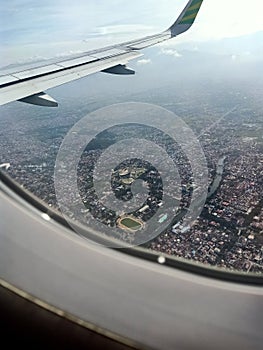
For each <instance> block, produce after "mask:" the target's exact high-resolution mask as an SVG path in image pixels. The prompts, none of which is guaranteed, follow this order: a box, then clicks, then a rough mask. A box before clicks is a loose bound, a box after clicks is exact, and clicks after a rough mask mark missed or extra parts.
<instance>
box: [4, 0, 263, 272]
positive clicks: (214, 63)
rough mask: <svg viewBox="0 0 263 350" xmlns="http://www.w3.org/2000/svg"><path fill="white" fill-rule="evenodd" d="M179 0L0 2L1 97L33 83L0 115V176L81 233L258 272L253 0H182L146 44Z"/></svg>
mask: <svg viewBox="0 0 263 350" xmlns="http://www.w3.org/2000/svg"><path fill="white" fill-rule="evenodd" d="M121 3H122V2H121ZM185 3H186V1H183V0H180V1H177V2H174V1H165V2H162V3H160V2H159V1H154V2H151V3H150V2H148V1H145V2H143V4H142V3H141V2H139V1H138V2H137V1H136V6H135V4H134V2H133V3H131V2H128V1H124V2H123V6H120V2H117V1H116V2H111V3H108V2H103V4H101V3H96V2H93V1H78V6H77V5H76V4H75V2H73V3H70V4H69V3H67V6H65V5H64V3H63V5H62V3H61V2H55V3H54V2H52V1H46V2H44V3H42V2H41V3H32V4H31V7H30V8H25V7H24V5H23V4H22V3H21V4H19V3H17V2H16V7H15V8H13V5H12V2H11V3H10V4H9V3H8V4H5V6H4V5H3V4H2V5H1V7H3V8H2V9H1V13H2V14H1V19H2V20H3V24H2V26H1V29H0V33H1V34H0V36H1V52H2V53H1V62H0V63H1V76H0V85H1V89H2V88H3V89H7V88H8V89H9V90H8V94H9V96H10V95H11V94H12V92H14V91H16V89H17V87H16V86H17V84H18V82H19V84H24V85H23V86H22V88H21V86H20V87H19V89H20V90H19V93H20V91H21V89H22V91H23V92H22V94H24V91H26V89H27V88H28V85H26V84H27V83H28V82H29V81H30V79H31V77H32V75H33V79H42V80H41V82H40V83H39V84H40V85H38V87H37V90H36V91H33V92H30V93H29V94H28V95H26V94H24V95H23V96H22V95H21V96H20V95H19V96H20V97H18V98H16V97H14V100H13V101H12V100H8V103H2V106H1V107H0V108H1V109H0V111H1V112H0V146H1V153H0V170H1V172H3V173H4V174H6V175H8V176H10V177H11V178H12V179H14V180H15V181H16V182H17V183H19V184H20V185H21V186H22V187H21V188H23V189H26V190H28V191H30V192H31V193H32V194H33V195H34V196H36V197H38V198H39V199H40V200H41V201H43V202H45V203H46V205H47V206H49V208H50V210H52V209H53V210H54V211H57V212H59V213H60V214H61V215H62V216H63V217H64V218H66V220H67V222H68V223H69V226H70V227H71V228H72V229H73V230H75V232H76V234H81V235H82V236H83V235H84V236H86V237H84V238H88V239H95V238H94V236H90V235H89V232H91V231H92V232H96V233H97V234H98V237H100V238H102V239H104V238H105V239H107V238H109V240H108V241H107V240H106V241H107V242H106V243H103V244H106V245H107V246H109V248H120V247H123V245H125V246H126V245H127V246H128V247H140V248H141V249H142V250H143V251H146V256H147V257H149V259H151V257H150V256H151V254H152V253H153V254H155V255H154V256H158V259H159V260H158V262H159V263H160V264H162V263H165V262H166V259H171V260H173V259H175V260H177V261H188V262H190V263H191V264H193V265H195V266H203V267H211V266H212V267H215V268H218V269H221V270H222V271H226V272H244V273H247V274H250V275H252V274H253V275H257V276H262V273H263V199H262V198H263V104H262V94H263V71H262V63H263V47H262V42H263V26H262V18H261V12H262V11H259V10H258V9H262V4H261V2H260V1H259V0H251V1H250V2H249V3H247V2H242V4H240V2H237V1H233V2H231V4H230V3H229V2H228V1H226V0H225V1H220V2H218V3H215V2H209V1H203V3H202V1H195V0H194V1H193V2H191V4H190V5H191V6H192V7H191V8H190V10H189V8H188V9H186V14H185V13H184V16H183V17H181V19H180V17H179V22H180V21H181V22H180V23H179V22H178V23H179V25H181V26H185V25H186V26H187V25H189V26H191V28H189V30H187V32H185V33H184V32H176V35H175V36H177V35H178V37H175V38H172V39H171V40H166V39H167V38H168V37H167V35H168V34H167V32H165V34H160V35H159V37H158V38H157V39H156V37H154V38H152V37H151V36H152V35H154V34H156V33H158V32H159V33H163V32H162V31H163V30H165V29H166V28H168V27H169V26H170V25H171V24H172V23H173V22H174V21H175V20H176V18H177V17H178V15H179V14H180V11H182V10H183V8H184V6H185ZM237 4H238V7H239V11H238V13H237V11H236V6H237ZM201 5H202V6H201ZM200 6H201V8H200ZM134 8H136V10H134ZM199 8H200V11H199ZM187 11H188V12H187ZM198 11H199V12H198ZM193 14H194V17H193ZM195 16H196V20H195V22H194V24H193V23H192V22H191V21H192V20H194V19H195ZM189 21H190V22H189ZM192 24H193V26H192ZM180 28H182V27H180ZM184 28H186V27H184ZM173 30H175V29H172V30H171V32H173ZM176 30H177V29H176ZM180 30H181V29H180ZM185 31H186V30H185ZM169 35H170V34H169ZM145 36H146V37H147V45H146V44H142V42H141V41H140V40H139V39H140V38H143V37H145ZM149 36H150V38H149ZM160 38H161V39H160ZM169 39H170V38H169ZM133 40H135V41H133ZM155 40H157V41H156V42H155ZM158 41H163V42H161V43H158ZM123 42H124V43H125V45H124V44H120V46H117V47H115V46H114V47H112V45H114V44H117V43H123ZM127 42H128V44H127ZM152 43H153V44H154V45H153V46H152ZM155 44H156V45H155ZM101 47H107V49H106V51H105V50H104V51H101V50H100V49H98V48H101ZM87 52H89V53H88V54H87ZM140 54H143V56H140ZM125 55H134V59H132V58H131V57H130V56H129V57H128V56H127V57H126V56H125ZM72 56H73V58H72ZM135 56H136V57H135ZM119 57H121V58H119ZM72 60H73V61H72ZM119 60H120V61H119ZM115 61H116V63H114V62H115ZM128 61H129V62H128ZM43 62H44V63H43ZM87 62H88V63H89V64H90V67H95V66H96V64H100V65H101V67H102V68H101V69H97V70H96V69H95V68H91V69H94V73H96V74H91V75H90V73H88V76H87V77H84V76H85V75H87V74H86V73H83V70H82V69H84V68H83V67H84V65H85V64H86V63H87ZM109 62H110V63H109ZM72 66H73V69H75V71H74V72H73V73H72V74H73V75H74V74H75V75H76V76H77V77H78V78H79V77H83V78H82V79H77V80H74V81H70V79H69V80H68V81H69V82H68V83H66V82H67V81H64V80H63V79H64V78H63V77H64V74H66V73H67V72H69V70H70V69H71V67H72ZM85 67H86V66H85ZM78 69H79V70H78ZM85 69H86V68H85ZM77 70H78V71H77ZM100 71H103V72H100ZM134 72H135V74H132V73H134ZM60 73H61V74H63V75H60V76H59V74H60ZM91 73H93V71H92V72H91ZM49 74H53V75H54V74H55V75H56V74H57V75H56V76H55V79H53V81H54V80H56V79H57V80H59V79H61V80H60V81H58V83H57V84H53V85H50V87H49V86H48V88H47V90H46V87H45V86H46V85H45V84H46V80H45V79H48V77H49ZM62 80H63V81H62ZM33 83H34V82H33ZM64 83H66V84H64ZM41 84H42V85H41ZM33 85H34V84H33ZM39 86H40V87H42V86H43V87H44V88H43V89H42V88H40V87H39ZM30 88H32V85H31V86H30ZM5 91H7V90H4V92H5ZM42 92H43V93H47V94H48V95H50V96H52V98H49V96H48V97H47V99H45V103H46V105H49V106H51V107H52V106H53V107H52V108H50V107H47V106H43V105H42V106H39V101H40V100H41V101H43V99H42V97H43V95H39V93H41V94H42ZM5 93H6V92H5ZM14 94H15V92H14ZM15 96H16V95H15ZM17 96H18V95H17ZM32 96H33V99H32ZM11 99H12V98H11ZM16 100H21V101H18V102H17V101H16ZM22 102H28V103H22ZM41 103H42V102H41ZM41 103H40V104H41ZM57 104H58V106H56V105H57ZM1 220H2V218H1ZM77 223H79V224H81V225H84V226H86V228H87V233H86V234H84V233H83V231H79V229H78V227H77ZM92 237H93V238H92ZM100 238H98V242H100ZM95 240H96V239H95Z"/></svg>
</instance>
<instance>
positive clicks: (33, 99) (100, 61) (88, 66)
mask: <svg viewBox="0 0 263 350" xmlns="http://www.w3.org/2000/svg"><path fill="white" fill-rule="evenodd" d="M202 2H203V0H190V1H189V2H188V3H187V5H186V7H185V8H184V10H183V11H182V13H181V14H180V16H179V17H178V19H177V20H176V21H175V23H174V24H173V25H172V26H171V27H170V28H169V29H167V30H166V31H164V32H162V33H159V34H156V35H152V36H147V37H144V38H142V39H137V40H133V41H128V42H124V43H121V44H118V45H113V46H107V47H105V48H101V49H98V50H92V51H88V52H85V53H82V54H79V55H74V56H69V57H67V58H64V59H61V58H60V59H57V60H54V59H53V60H46V61H45V62H44V63H40V64H38V65H36V64H35V65H31V66H28V67H27V68H26V69H25V68H23V69H21V68H20V70H18V69H17V70H14V71H10V72H8V73H7V74H5V75H0V90H1V95H0V105H3V104H6V103H8V102H12V101H16V100H20V101H22V102H27V103H31V104H36V105H42V106H49V107H54V106H57V102H56V101H55V100H54V99H52V98H51V97H50V96H49V95H47V94H46V93H44V92H43V91H45V90H47V89H50V88H53V87H55V86H58V85H62V84H65V83H68V82H70V81H72V80H76V79H79V78H82V77H85V76H87V75H90V74H92V73H96V72H101V71H103V72H106V73H111V74H121V75H124V74H127V75H129V74H134V71H133V70H131V69H129V68H127V67H126V64H127V63H128V62H129V61H130V60H133V59H135V58H138V57H140V56H141V55H142V53H141V52H140V51H139V50H141V49H144V48H147V47H149V46H153V45H155V44H158V43H160V42H163V41H165V40H169V39H171V38H173V37H175V36H177V35H179V34H181V33H183V32H185V31H187V30H188V29H189V28H190V27H191V26H192V24H193V23H194V21H195V18H196V16H197V14H198V12H199V9H200V7H201V5H202Z"/></svg>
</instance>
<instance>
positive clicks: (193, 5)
mask: <svg viewBox="0 0 263 350" xmlns="http://www.w3.org/2000/svg"><path fill="white" fill-rule="evenodd" d="M202 3H203V0H190V1H188V3H187V5H186V6H185V8H184V10H183V11H182V13H181V14H180V16H179V17H178V18H177V20H176V21H175V23H174V24H173V25H172V26H171V27H170V28H169V29H168V31H169V32H170V33H171V37H174V36H177V35H179V34H181V33H184V32H186V31H187V30H188V29H189V28H190V27H191V26H192V24H193V23H194V21H195V19H196V16H197V14H198V12H199V10H200V7H201V5H202Z"/></svg>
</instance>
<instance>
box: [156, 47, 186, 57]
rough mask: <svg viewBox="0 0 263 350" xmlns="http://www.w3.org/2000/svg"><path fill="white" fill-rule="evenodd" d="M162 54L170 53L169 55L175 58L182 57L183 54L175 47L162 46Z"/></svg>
mask: <svg viewBox="0 0 263 350" xmlns="http://www.w3.org/2000/svg"><path fill="white" fill-rule="evenodd" d="M160 53H161V54H164V55H168V56H173V57H175V58H180V57H182V55H181V54H180V53H179V52H178V51H177V50H175V49H165V48H162V49H161V52H160Z"/></svg>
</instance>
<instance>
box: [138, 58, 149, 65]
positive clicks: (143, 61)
mask: <svg viewBox="0 0 263 350" xmlns="http://www.w3.org/2000/svg"><path fill="white" fill-rule="evenodd" d="M150 63H152V61H151V60H150V58H148V59H146V58H143V59H141V60H139V61H137V65H138V66H142V65H145V64H150Z"/></svg>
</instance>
